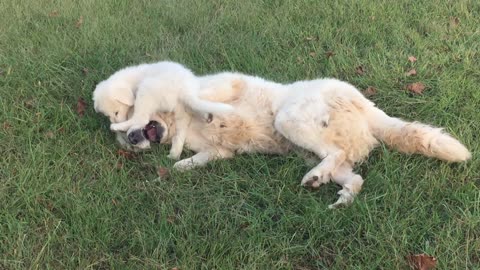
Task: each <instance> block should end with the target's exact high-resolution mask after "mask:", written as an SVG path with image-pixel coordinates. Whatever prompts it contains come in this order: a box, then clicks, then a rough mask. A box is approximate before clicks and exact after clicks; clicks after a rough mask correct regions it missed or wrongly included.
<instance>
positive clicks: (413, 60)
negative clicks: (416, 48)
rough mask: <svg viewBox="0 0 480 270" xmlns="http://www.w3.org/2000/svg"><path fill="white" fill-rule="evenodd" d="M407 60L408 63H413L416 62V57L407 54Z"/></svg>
mask: <svg viewBox="0 0 480 270" xmlns="http://www.w3.org/2000/svg"><path fill="white" fill-rule="evenodd" d="M408 61H410V63H415V62H417V58H416V57H415V56H409V57H408Z"/></svg>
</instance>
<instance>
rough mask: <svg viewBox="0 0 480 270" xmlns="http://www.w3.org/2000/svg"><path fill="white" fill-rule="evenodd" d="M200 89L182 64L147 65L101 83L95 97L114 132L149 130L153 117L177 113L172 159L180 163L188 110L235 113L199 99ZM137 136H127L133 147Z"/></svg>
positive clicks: (231, 109) (194, 78) (222, 105)
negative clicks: (149, 123) (128, 115)
mask: <svg viewBox="0 0 480 270" xmlns="http://www.w3.org/2000/svg"><path fill="white" fill-rule="evenodd" d="M199 87H200V86H199V82H198V79H197V78H196V76H195V75H194V74H193V73H192V72H191V71H190V70H189V69H187V68H185V67H184V66H182V65H180V64H178V63H173V62H159V63H155V64H143V65H139V66H133V67H127V68H125V69H122V70H120V71H118V72H116V73H115V74H113V75H112V76H111V77H110V78H109V79H107V80H105V81H103V82H101V83H99V84H98V86H97V88H96V89H95V91H94V94H93V99H94V103H95V104H94V106H95V110H96V111H97V112H102V113H103V114H105V115H106V116H107V117H109V118H110V121H111V122H112V125H111V129H112V130H113V131H127V130H136V129H138V128H139V127H144V126H146V125H147V124H148V122H149V121H150V120H149V119H150V117H151V115H152V114H155V113H157V112H175V120H176V124H177V129H178V130H177V133H176V136H175V137H174V138H173V140H172V148H171V150H170V154H169V157H170V158H173V159H178V158H179V157H180V154H181V153H182V149H183V145H184V142H185V136H186V135H185V132H186V128H187V126H188V125H189V123H190V119H191V114H190V113H187V112H186V111H187V110H188V109H191V110H193V111H194V112H199V113H203V114H206V113H213V114H222V113H228V112H232V111H233V107H232V106H230V105H226V104H221V103H216V102H210V101H206V100H201V99H200V98H199V97H198V91H199ZM133 105H136V106H135V108H136V109H135V113H134V114H133V115H132V117H131V118H130V119H129V120H128V121H126V119H127V113H128V110H129V109H130V107H131V106H133ZM119 122H122V123H119ZM136 134H138V133H135V134H130V132H127V135H128V139H129V141H130V142H131V143H132V144H137V143H138V142H140V141H141V140H140V138H137V136H136ZM144 136H147V137H148V136H149V134H148V133H147V134H144Z"/></svg>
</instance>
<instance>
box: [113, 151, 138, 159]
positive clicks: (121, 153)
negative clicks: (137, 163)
mask: <svg viewBox="0 0 480 270" xmlns="http://www.w3.org/2000/svg"><path fill="white" fill-rule="evenodd" d="M117 155H119V156H121V157H124V158H126V159H133V158H134V157H135V153H133V152H128V151H125V150H123V149H118V151H117Z"/></svg>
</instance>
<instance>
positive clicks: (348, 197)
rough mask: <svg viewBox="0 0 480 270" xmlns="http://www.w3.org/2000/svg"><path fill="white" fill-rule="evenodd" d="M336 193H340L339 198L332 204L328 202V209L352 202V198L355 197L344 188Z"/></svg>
mask: <svg viewBox="0 0 480 270" xmlns="http://www.w3.org/2000/svg"><path fill="white" fill-rule="evenodd" d="M337 194H338V195H340V198H338V200H337V201H336V202H335V203H334V204H330V205H329V206H328V209H337V208H340V207H345V206H347V205H350V204H352V202H353V200H354V199H355V194H353V193H352V192H350V191H348V190H346V189H342V190H340V191H339V192H338V193H337Z"/></svg>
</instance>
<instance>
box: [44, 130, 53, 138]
mask: <svg viewBox="0 0 480 270" xmlns="http://www.w3.org/2000/svg"><path fill="white" fill-rule="evenodd" d="M53 137H55V134H54V133H53V132H52V131H51V130H49V131H47V132H45V138H47V139H53Z"/></svg>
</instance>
